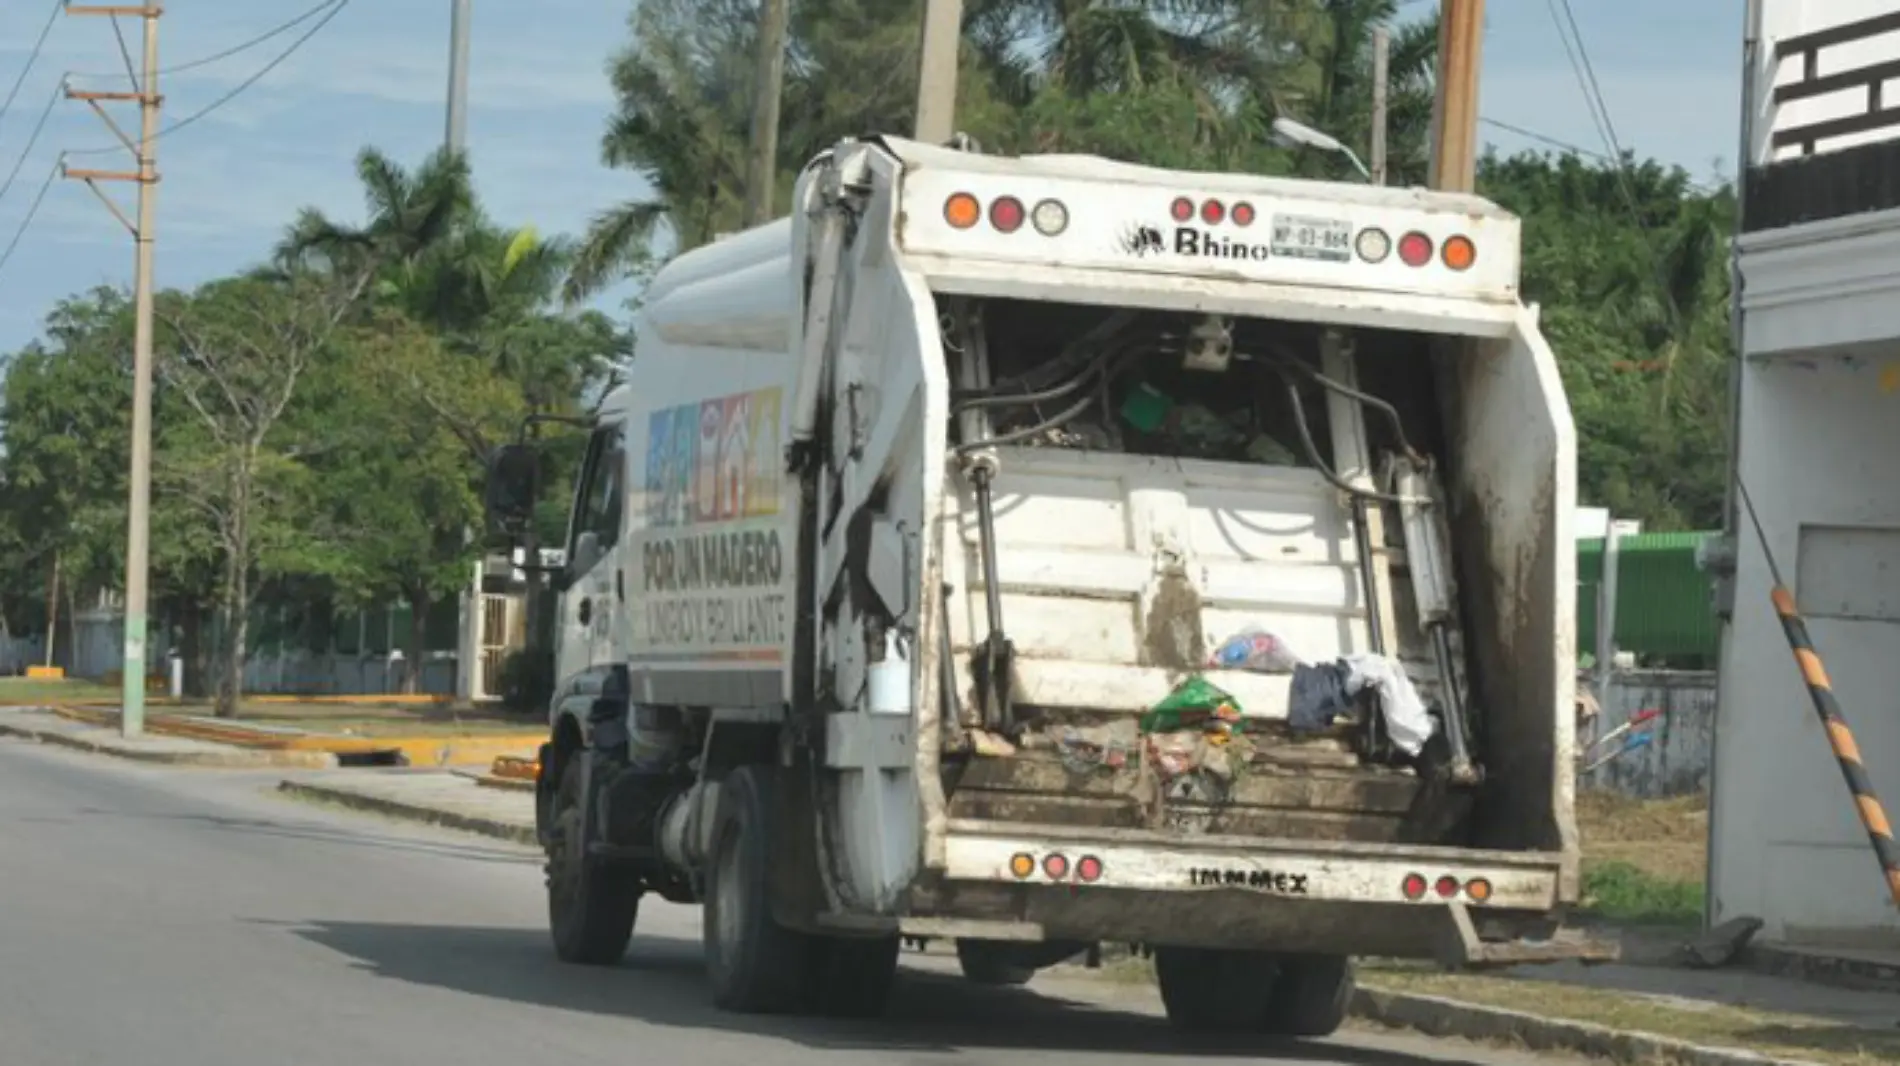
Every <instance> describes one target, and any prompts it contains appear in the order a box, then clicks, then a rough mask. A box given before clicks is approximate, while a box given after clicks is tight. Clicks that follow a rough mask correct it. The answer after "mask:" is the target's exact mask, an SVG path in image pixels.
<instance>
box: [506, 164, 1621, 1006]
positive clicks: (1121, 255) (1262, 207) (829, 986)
mask: <svg viewBox="0 0 1900 1066" xmlns="http://www.w3.org/2000/svg"><path fill="white" fill-rule="evenodd" d="M1518 274H1519V222H1518V220H1517V219H1516V218H1515V217H1513V216H1512V215H1510V214H1509V213H1507V212H1505V211H1504V210H1501V209H1500V208H1499V207H1498V206H1496V205H1494V204H1492V203H1490V202H1487V201H1485V200H1483V199H1480V198H1477V197H1473V196H1469V195H1455V194H1448V193H1441V192H1432V191H1426V190H1421V189H1415V188H1407V189H1397V188H1382V187H1373V186H1368V185H1360V184H1350V183H1334V182H1317V181H1305V180H1289V179H1283V178H1269V177H1260V176H1254V175H1246V174H1220V173H1196V172H1187V171H1175V170H1162V169H1153V168H1148V167H1144V166H1139V165H1133V164H1128V163H1124V162H1117V161H1110V160H1106V159H1102V158H1096V157H1091V156H1082V155H1056V154H1049V155H1028V156H1021V157H1007V156H1002V155H993V154H984V153H981V152H979V151H976V150H972V149H968V148H967V147H945V146H936V145H929V144H922V143H916V142H912V141H907V140H903V139H899V138H895V137H871V138H863V139H851V140H847V141H844V142H841V143H839V144H837V145H836V146H835V147H834V148H832V149H830V150H828V151H826V152H825V153H823V154H822V155H821V156H819V157H818V158H816V159H814V160H813V161H812V162H811V163H810V164H809V165H808V166H807V167H806V168H805V169H804V170H803V172H802V174H801V176H800V177H799V179H798V181H797V183H796V186H795V193H794V203H793V210H792V212H791V214H790V217H788V218H783V219H780V220H778V221H776V222H772V223H770V224H766V225H762V226H759V227H757V228H753V229H749V230H746V231H744V232H740V233H736V234H732V235H728V236H725V237H722V238H720V239H718V240H715V241H713V242H712V243H710V244H708V245H706V246H704V247H700V248H696V249H693V250H691V251H688V252H686V253H685V254H682V255H679V256H678V257H677V258H675V259H673V260H672V261H671V262H669V263H668V264H666V266H665V267H664V268H663V269H661V270H660V271H659V272H658V273H657V274H656V275H655V276H654V277H653V278H652V280H651V283H650V285H649V286H648V287H647V289H646V290H645V293H644V295H643V297H642V299H641V301H640V305H639V308H638V311H637V317H636V319H635V330H636V355H635V356H634V357H633V358H632V359H631V361H630V362H629V363H628V364H627V366H626V367H625V368H624V372H623V374H622V383H621V384H620V385H619V386H618V387H617V388H615V389H614V390H613V391H612V392H611V394H609V395H607V396H606V397H605V398H604V399H603V400H601V401H600V403H599V405H598V409H597V412H596V413H595V414H594V415H593V416H592V417H591V418H590V419H588V420H586V424H585V427H584V429H585V432H586V433H587V434H588V441H587V445H586V448H585V456H584V458H583V459H582V460H581V464H580V468H579V473H578V475H577V483H576V486H575V491H574V497H573V508H572V515H571V519H570V523H569V530H568V533H567V543H566V544H565V545H563V548H564V555H563V556H561V559H562V562H561V564H560V566H559V567H555V568H551V570H550V573H549V575H548V581H549V585H550V588H551V590H552V591H553V592H554V593H556V594H557V596H558V599H557V603H558V607H557V609H558V619H556V620H555V621H554V622H553V626H554V628H555V630H556V637H555V642H556V648H555V657H556V662H557V675H558V677H559V681H558V683H557V685H556V690H555V694H554V696H553V698H552V700H551V704H550V707H549V719H550V733H549V737H548V740H547V743H546V744H545V745H544V746H542V748H541V750H540V754H539V761H538V770H537V785H536V789H535V806H536V824H537V828H538V836H539V838H540V840H541V842H542V845H543V847H544V848H545V851H546V864H547V865H546V873H547V902H548V917H549V923H550V927H551V931H552V939H553V943H554V950H555V952H556V953H557V954H558V956H559V957H560V958H561V959H563V960H567V961H569V962H573V963H580V964H612V963H615V962H617V961H618V960H620V959H621V958H622V957H623V954H624V953H625V952H626V951H627V949H628V944H629V938H630V934H631V930H632V929H633V927H634V924H635V920H636V915H637V912H638V909H639V904H640V902H641V900H642V899H643V898H647V897H656V898H659V899H662V900H669V901H675V902H684V903H698V904H702V905H703V916H704V918H703V922H704V927H703V936H704V951H705V962H706V967H707V970H708V972H709V975H710V982H711V987H712V995H713V998H714V1000H715V1001H716V1003H717V1004H718V1005H719V1006H720V1007H722V1008H724V1009H729V1010H733V1011H741V1012H784V1011H804V1012H814V1013H822V1014H830V1015H857V1016H864V1015H869V1014H873V1013H876V1012H879V1011H881V1010H882V1008H883V1004H884V1001H885V996H886V994H887V992H888V990H889V988H890V986H891V984H892V981H893V975H894V971H895V969H896V967H897V964H898V956H899V949H900V943H901V942H904V941H913V940H918V939H928V940H931V941H934V942H936V943H939V944H950V943H954V945H955V949H956V954H957V958H958V960H959V962H960V963H961V966H962V969H963V972H964V974H965V975H966V976H967V977H968V978H969V979H971V980H974V981H979V982H986V983H992V984H1013V983H1021V982H1023V981H1026V980H1028V979H1029V977H1030V975H1031V974H1033V973H1034V972H1035V971H1036V970H1038V969H1040V968H1044V967H1049V966H1053V965H1056V964H1060V963H1063V962H1065V961H1067V960H1071V959H1074V958H1076V957H1078V956H1079V955H1082V954H1084V953H1087V952H1091V951H1093V950H1094V949H1096V948H1097V947H1099V946H1100V945H1103V944H1109V945H1124V944H1125V945H1137V946H1139V949H1140V952H1141V955H1142V956H1143V957H1147V956H1152V958H1153V963H1154V967H1155V971H1156V977H1157V983H1158V984H1159V988H1160V994H1161V998H1162V1001H1163V1004H1164V1006H1165V1008H1166V1012H1167V1015H1168V1017H1169V1018H1170V1019H1171V1020H1172V1022H1173V1023H1174V1024H1175V1025H1177V1026H1179V1027H1181V1028H1183V1029H1186V1030H1216V1029H1224V1030H1239V1031H1245V1032H1257V1033H1260V1034H1263V1035H1281V1036H1284V1035H1294V1036H1301V1035H1304V1036H1313V1035H1323V1034H1326V1033H1329V1032H1331V1031H1332V1030H1333V1029H1334V1028H1336V1027H1337V1026H1338V1025H1339V1024H1340V1022H1341V1019H1342V1017H1343V1015H1344V1012H1345V1011H1346V1009H1347V1003H1348V1000H1349V999H1350V997H1351V995H1352V991H1353V960H1354V959H1355V958H1365V957H1385V958H1418V959H1436V960H1438V961H1439V962H1441V963H1443V964H1444V965H1447V966H1453V967H1474V966H1485V965H1497V964H1519V963H1526V962H1538V961H1554V960H1559V959H1576V958H1585V959H1591V958H1602V957H1607V956H1606V955H1605V953H1606V952H1610V951H1611V950H1612V949H1610V948H1608V947H1606V946H1604V945H1601V944H1598V943H1596V942H1594V941H1592V940H1590V939H1588V938H1586V937H1581V936H1578V935H1575V934H1574V932H1573V931H1572V930H1568V929H1566V928H1564V918H1565V912H1566V908H1567V907H1568V906H1569V905H1572V904H1574V903H1575V902H1576V901H1577V899H1578V844H1577V830H1576V825H1575V821H1574V816H1573V803H1574V750H1573V733H1572V728H1571V719H1572V710H1573V706H1574V703H1573V701H1574V697H1575V666H1574V657H1575V649H1574V643H1575V636H1574V617H1575V580H1576V577H1575V572H1574V566H1575V562H1574V556H1575V550H1574V545H1573V529H1572V521H1573V511H1574V507H1575V493H1576V486H1575V472H1574V467H1575V451H1576V446H1575V440H1574V430H1573V427H1572V422H1571V416H1570V412H1569V410H1568V407H1567V405H1566V401H1565V397H1564V393H1563V387H1562V384H1561V382H1560V380H1559V376H1558V370H1557V365H1556V363H1555V361H1554V359H1553V357H1552V354H1551V351H1550V349H1549V348H1548V347H1547V345H1546V344H1545V341H1544V338H1543V337H1542V336H1541V335H1540V333H1539V331H1538V317H1537V312H1536V310H1535V308H1533V307H1528V306H1526V305H1525V304H1524V303H1523V302H1522V301H1521V300H1520V297H1519V290H1518ZM536 436H537V437H538V436H539V434H538V433H537V434H536ZM535 449H536V443H535V440H532V439H530V435H529V434H528V433H527V432H526V431H525V430H524V432H523V434H522V436H521V438H520V439H518V440H516V441H515V442H514V443H510V444H507V445H505V446H503V447H501V448H499V449H497V451H496V453H495V454H494V456H493V457H492V459H491V462H490V469H489V481H488V487H487V505H488V508H489V514H490V521H491V526H492V528H493V529H494V530H496V531H498V537H497V539H502V538H507V539H512V540H516V541H518V540H519V538H521V537H524V536H529V535H531V534H530V533H529V526H530V524H531V519H532V514H533V505H534V501H535V499H536V496H537V493H538V492H540V491H541V487H540V481H541V479H543V478H544V477H546V476H547V475H546V474H545V473H544V468H545V462H544V460H543V459H542V458H540V457H539V455H538V454H537V452H536V450H535Z"/></svg>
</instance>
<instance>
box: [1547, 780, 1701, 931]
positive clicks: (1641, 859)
mask: <svg viewBox="0 0 1900 1066" xmlns="http://www.w3.org/2000/svg"><path fill="white" fill-rule="evenodd" d="M1577 827H1578V831H1579V833H1580V834H1581V835H1582V838H1583V894H1584V904H1583V909H1584V910H1585V911H1586V912H1588V913H1589V914H1591V915H1594V916H1595V917H1597V918H1600V919H1602V920H1605V921H1609V922H1615V923H1619V924H1624V925H1631V926H1659V927H1669V928H1692V927H1694V926H1696V925H1698V924H1700V923H1701V921H1702V909H1703V898H1704V892H1703V884H1704V878H1705V876H1706V872H1707V869H1708V865H1707V863H1708V832H1709V811H1708V799H1707V797H1704V796H1687V797H1681V798H1675V799H1665V800H1639V799H1631V798H1629V797H1627V796H1621V795H1617V794H1615V793H1608V792H1585V793H1581V794H1579V795H1578V797H1577Z"/></svg>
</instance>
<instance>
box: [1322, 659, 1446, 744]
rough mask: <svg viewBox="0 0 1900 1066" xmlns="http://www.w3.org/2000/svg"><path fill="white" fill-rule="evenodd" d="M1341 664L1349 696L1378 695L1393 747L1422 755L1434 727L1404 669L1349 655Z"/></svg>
mask: <svg viewBox="0 0 1900 1066" xmlns="http://www.w3.org/2000/svg"><path fill="white" fill-rule="evenodd" d="M1340 661H1341V662H1343V663H1345V664H1346V694H1347V695H1348V696H1357V695H1359V693H1360V692H1362V691H1364V690H1366V689H1368V688H1370V689H1372V690H1374V691H1376V692H1377V693H1378V694H1379V710H1380V712H1381V713H1382V714H1384V715H1385V731H1386V735H1388V736H1390V737H1391V738H1392V743H1393V745H1394V746H1396V747H1397V748H1398V749H1399V750H1400V751H1402V752H1404V753H1405V754H1407V755H1417V754H1418V753H1419V752H1421V751H1423V750H1424V749H1425V742H1426V741H1427V740H1430V739H1431V737H1432V733H1433V732H1434V731H1435V724H1434V723H1433V722H1432V716H1431V715H1429V714H1427V713H1425V701H1424V700H1421V699H1419V697H1418V690H1417V689H1415V688H1413V687H1412V679H1411V678H1409V677H1406V676H1405V668H1404V667H1402V666H1400V665H1399V664H1398V662H1397V661H1396V660H1393V659H1389V658H1387V657H1385V656H1383V655H1348V656H1346V657H1345V658H1344V659H1342V660H1340Z"/></svg>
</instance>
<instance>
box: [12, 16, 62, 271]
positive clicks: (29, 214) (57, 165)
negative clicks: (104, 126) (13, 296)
mask: <svg viewBox="0 0 1900 1066" xmlns="http://www.w3.org/2000/svg"><path fill="white" fill-rule="evenodd" d="M60 6H61V7H64V6H65V5H64V4H61V5H60ZM65 162H66V157H65V156H61V157H60V158H58V159H56V160H54V161H53V169H51V170H49V171H47V172H46V180H45V181H43V182H41V183H40V191H39V192H37V193H35V194H33V203H32V204H31V205H29V206H28V207H27V209H26V215H25V217H23V218H21V219H20V226H19V228H18V229H16V230H14V231H13V239H12V240H10V241H8V242H7V250H6V251H4V252H0V270H5V269H6V268H7V261H8V260H10V259H12V258H13V251H14V249H16V248H18V247H19V246H20V238H22V237H24V236H26V231H27V227H29V226H31V225H33V218H34V216H36V215H38V214H39V213H40V204H42V203H44V202H45V200H46V190H48V189H50V188H52V187H53V181H54V179H56V178H58V177H59V172H60V169H61V168H62V167H63V166H64V165H65Z"/></svg>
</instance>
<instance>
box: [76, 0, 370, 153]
mask: <svg viewBox="0 0 1900 1066" xmlns="http://www.w3.org/2000/svg"><path fill="white" fill-rule="evenodd" d="M349 6H350V0H333V2H332V4H331V5H330V10H329V12H328V13H327V14H325V15H324V16H323V17H322V18H320V19H318V20H317V24H316V25H314V26H312V27H310V28H309V29H307V30H305V31H304V32H303V33H302V34H301V35H299V36H298V38H297V39H296V40H294V41H292V42H290V47H288V48H286V49H284V50H283V51H282V52H279V53H277V55H276V57H275V58H273V59H272V60H271V61H270V62H268V63H266V64H264V65H263V66H262V67H260V68H258V70H257V72H256V73H254V74H252V75H251V76H250V77H248V78H245V79H244V80H243V81H241V82H238V83H237V85H236V86H235V87H233V88H232V89H231V91H230V92H227V93H225V94H224V95H223V96H220V97H218V98H217V99H216V100H213V101H211V102H210V103H209V104H206V105H205V106H203V107H201V108H199V109H198V110H196V111H193V112H192V113H191V114H189V115H186V116H185V117H184V118H181V119H179V120H178V121H176V122H174V123H172V124H171V125H169V126H166V127H165V128H164V129H162V130H160V131H158V132H157V133H156V134H153V136H152V139H153V140H154V141H156V140H158V139H160V138H162V137H169V136H171V135H172V134H174V133H177V132H178V131H179V130H182V129H184V128H185V127H186V126H189V125H191V124H192V123H194V122H196V121H198V120H199V119H201V118H204V117H205V116H206V115H209V114H211V113H212V112H213V111H216V110H217V109H218V108H220V107H223V106H224V105H225V104H228V103H230V102H231V101H232V100H234V99H236V98H237V96H238V94H240V93H242V92H244V90H246V89H249V88H250V87H251V86H253V85H256V84H257V83H258V82H260V81H262V80H264V78H265V77H266V76H267V75H269V74H270V72H271V71H273V70H276V69H277V68H278V67H279V66H282V65H283V63H284V61H285V60H287V59H289V58H290V57H291V56H293V55H295V54H296V53H297V50H298V49H299V48H302V47H303V46H304V44H305V42H307V41H309V40H310V38H312V37H315V36H316V35H317V34H318V32H320V31H321V30H322V29H323V28H324V27H325V26H328V25H329V24H330V21H331V20H332V19H334V18H336V17H337V16H338V15H339V14H342V12H343V9H344V8H346V7H349ZM318 10H322V9H321V8H319V9H318ZM124 150H125V146H124V145H121V144H115V145H109V146H105V147H100V148H85V149H80V150H78V151H74V152H68V153H67V154H68V155H105V154H108V153H111V152H122V151H124Z"/></svg>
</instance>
